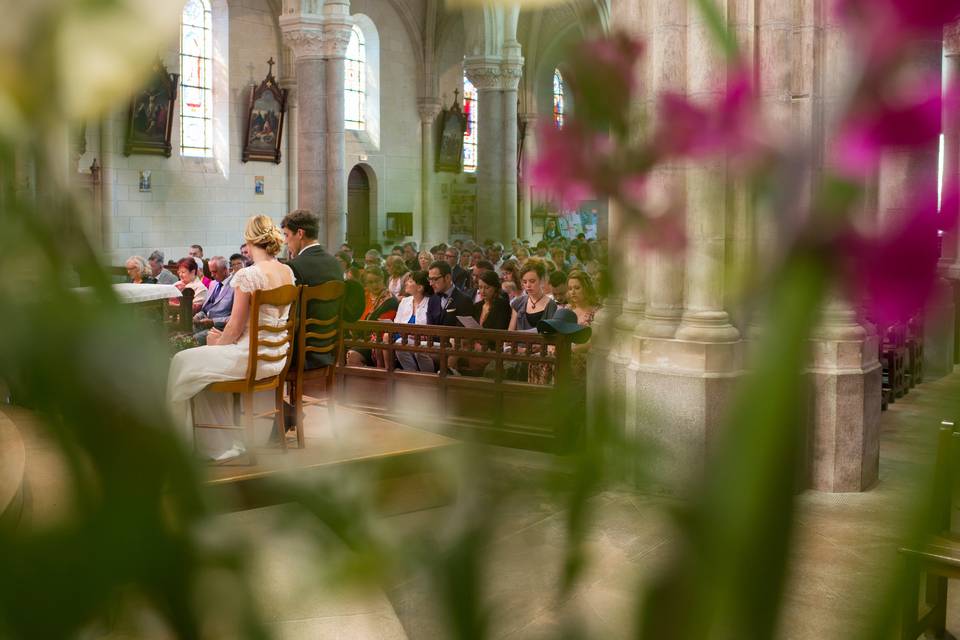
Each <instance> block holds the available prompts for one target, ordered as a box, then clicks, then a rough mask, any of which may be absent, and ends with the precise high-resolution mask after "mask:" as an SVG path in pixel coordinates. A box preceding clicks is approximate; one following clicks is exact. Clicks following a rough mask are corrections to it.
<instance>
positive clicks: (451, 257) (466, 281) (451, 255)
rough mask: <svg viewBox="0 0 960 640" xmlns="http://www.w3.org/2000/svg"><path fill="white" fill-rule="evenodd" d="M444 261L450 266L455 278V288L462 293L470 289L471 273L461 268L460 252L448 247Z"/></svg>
mask: <svg viewBox="0 0 960 640" xmlns="http://www.w3.org/2000/svg"><path fill="white" fill-rule="evenodd" d="M443 260H444V262H446V263H447V264H448V265H450V276H451V277H452V278H453V286H455V287H456V288H457V289H460V291H466V290H467V289H469V288H470V272H469V271H467V270H466V269H464V268H463V267H461V266H460V251H459V250H457V248H456V247H447V249H446V251H444V252H443Z"/></svg>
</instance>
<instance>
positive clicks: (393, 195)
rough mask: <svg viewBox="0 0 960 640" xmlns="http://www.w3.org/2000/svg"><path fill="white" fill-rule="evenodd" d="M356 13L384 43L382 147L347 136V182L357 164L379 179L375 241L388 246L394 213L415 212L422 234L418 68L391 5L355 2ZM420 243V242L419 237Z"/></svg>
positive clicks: (373, 210) (373, 206)
mask: <svg viewBox="0 0 960 640" xmlns="http://www.w3.org/2000/svg"><path fill="white" fill-rule="evenodd" d="M350 11H351V13H353V14H358V13H359V14H364V15H365V16H367V17H368V18H370V20H372V21H373V23H374V25H375V26H376V28H377V32H378V35H379V41H380V43H379V44H380V51H379V57H380V144H379V146H374V145H373V144H372V143H371V142H370V140H369V138H368V137H366V136H364V135H362V134H360V135H358V132H355V131H350V130H348V131H347V132H346V158H345V162H344V170H345V173H344V178H343V179H344V180H346V179H347V175H349V173H350V170H351V169H352V168H353V167H354V166H356V165H357V164H360V163H364V164H366V165H369V168H370V169H372V170H373V172H374V173H375V174H376V179H377V184H378V185H379V188H378V189H377V190H376V202H371V217H373V218H374V219H373V220H371V224H370V230H371V236H372V238H371V239H372V240H373V241H375V242H380V243H383V230H384V229H385V228H386V214H387V212H388V211H412V212H413V228H414V233H417V232H418V230H419V229H420V115H419V113H418V111H417V63H416V57H415V55H414V51H413V43H412V42H411V40H410V37H409V35H408V33H407V31H406V29H405V28H404V26H403V23H402V22H401V19H400V16H399V15H397V13H396V10H395V9H394V8H393V7H392V6H391V5H390V3H387V2H384V1H383V0H352V2H351V3H350ZM414 239H416V240H419V237H416V238H414Z"/></svg>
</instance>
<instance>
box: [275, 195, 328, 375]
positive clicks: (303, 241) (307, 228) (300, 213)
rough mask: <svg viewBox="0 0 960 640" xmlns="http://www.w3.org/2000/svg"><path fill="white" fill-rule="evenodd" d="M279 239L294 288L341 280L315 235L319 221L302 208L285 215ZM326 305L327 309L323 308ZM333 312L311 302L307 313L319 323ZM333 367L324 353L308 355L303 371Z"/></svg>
mask: <svg viewBox="0 0 960 640" xmlns="http://www.w3.org/2000/svg"><path fill="white" fill-rule="evenodd" d="M280 227H281V228H282V229H283V237H284V239H285V240H286V242H287V250H288V251H289V254H290V256H292V257H291V258H290V260H288V261H287V265H289V266H290V268H291V269H292V270H293V275H295V276H296V277H297V284H298V285H305V286H308V287H312V286H315V285H318V284H323V283H324V282H330V281H331V280H343V270H342V269H341V268H340V263H338V262H337V259H336V258H334V257H333V256H331V255H330V254H329V253H327V252H326V251H325V250H324V248H323V247H321V246H320V243H319V242H318V241H317V236H318V235H319V232H320V218H319V217H318V216H316V215H314V214H313V213H311V212H310V211H307V210H306V209H297V210H296V211H294V212H292V213H289V214H287V216H286V217H285V218H284V219H283V221H282V222H281V223H280ZM324 306H326V307H327V308H324ZM336 312H337V308H336V307H332V306H330V304H327V305H324V304H323V303H320V302H316V301H315V302H313V303H311V308H310V309H308V314H309V315H310V317H311V318H314V319H317V320H323V319H324V318H329V317H331V316H332V315H334V314H335V313H336ZM328 364H333V356H332V355H331V354H326V353H313V352H311V353H308V354H307V360H306V364H305V368H307V369H318V368H320V367H325V366H327V365H328Z"/></svg>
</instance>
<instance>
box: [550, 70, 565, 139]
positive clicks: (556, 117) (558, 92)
mask: <svg viewBox="0 0 960 640" xmlns="http://www.w3.org/2000/svg"><path fill="white" fill-rule="evenodd" d="M565 112H566V105H565V104H564V99H563V76H561V75H560V70H559V69H554V70H553V124H555V125H556V126H557V128H558V129H559V128H561V127H562V126H563V116H564V113H565Z"/></svg>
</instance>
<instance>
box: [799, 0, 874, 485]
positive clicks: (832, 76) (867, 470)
mask: <svg viewBox="0 0 960 640" xmlns="http://www.w3.org/2000/svg"><path fill="white" fill-rule="evenodd" d="M801 4H802V6H803V13H802V15H803V25H802V28H803V29H804V30H806V31H805V35H806V36H807V37H809V38H810V40H809V42H808V44H809V45H810V49H807V48H806V47H802V48H801V50H802V51H812V52H813V55H814V56H816V55H817V53H818V52H819V53H820V54H821V57H822V60H823V67H822V69H820V70H817V69H816V68H815V66H814V64H813V61H812V59H811V60H810V61H809V62H808V61H807V60H806V59H805V58H804V59H801V60H800V62H801V66H802V74H801V75H802V86H803V87H804V88H809V89H810V93H809V96H810V98H809V99H808V100H807V101H806V102H805V105H804V106H805V108H804V109H803V110H802V111H801V112H800V113H799V116H800V117H799V120H800V121H799V122H798V124H797V128H798V129H799V130H800V131H807V130H809V131H811V132H813V137H814V139H816V140H819V141H820V144H821V145H823V146H826V145H827V144H828V143H829V140H830V136H832V135H833V131H834V130H835V128H836V124H837V119H838V115H839V113H840V111H839V110H840V108H841V107H842V106H843V105H844V102H845V98H846V94H847V92H848V91H849V87H850V82H851V79H850V71H849V70H850V59H849V58H850V54H851V51H850V49H849V47H850V44H851V43H850V42H849V40H847V39H846V37H845V35H844V32H843V30H842V29H841V27H840V25H838V24H836V23H835V22H833V21H834V20H835V19H836V18H835V17H834V16H833V15H832V14H829V13H826V14H822V13H821V12H819V11H818V10H817V8H816V4H817V3H815V2H814V0H802V3H801ZM821 20H826V23H823V22H821ZM797 55H798V56H799V55H801V54H799V53H798V54H797ZM820 74H822V75H820ZM818 75H820V77H819V78H818V77H817V76H818ZM820 87H822V90H821V89H820ZM821 91H822V93H821ZM818 94H819V95H818ZM814 187H816V183H814ZM810 346H811V363H810V368H809V370H808V373H809V377H810V382H811V387H812V394H811V398H810V403H811V404H810V414H811V415H810V421H809V427H810V433H809V443H810V465H809V473H810V486H811V487H812V488H814V489H817V490H820V491H831V492H849V491H864V490H866V489H868V488H870V487H871V486H872V485H873V484H874V483H875V482H876V480H877V477H878V468H879V455H880V377H881V368H880V363H879V361H878V359H877V337H876V336H875V335H871V334H870V332H868V331H867V330H866V328H865V327H864V326H863V325H861V324H860V323H859V322H858V319H857V313H856V311H855V310H854V308H853V307H852V306H851V304H850V303H849V301H847V300H846V299H845V298H844V297H843V295H842V294H841V293H840V292H834V293H833V294H832V295H830V296H829V297H828V299H827V301H826V303H825V305H824V310H823V315H822V317H821V320H820V323H819V325H818V326H817V327H816V328H815V329H814V331H813V333H812V335H811V345H810Z"/></svg>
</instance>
